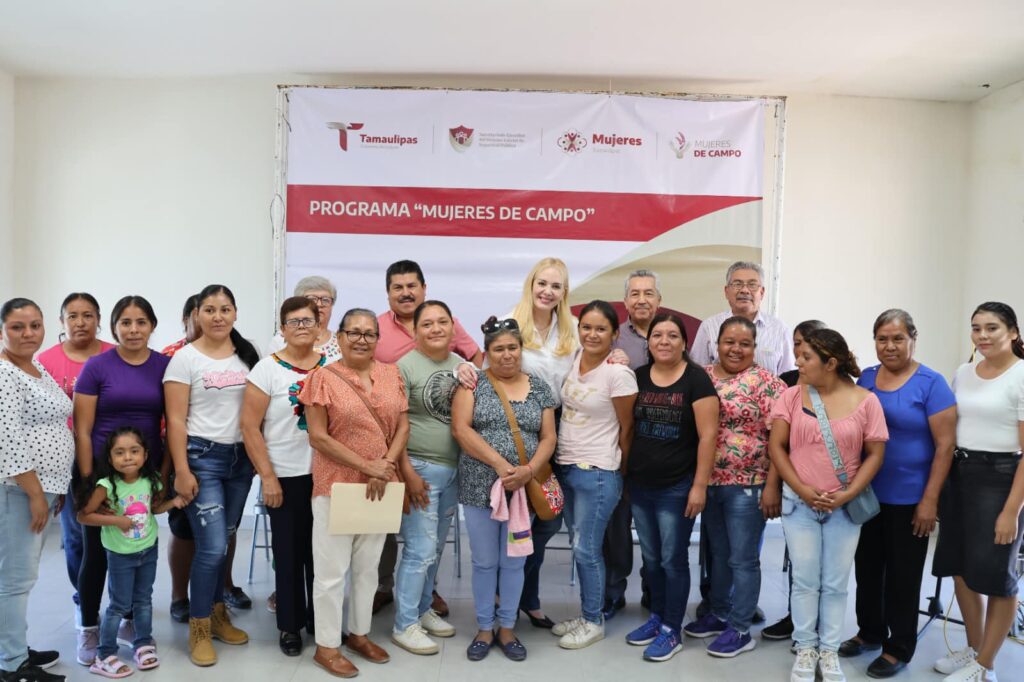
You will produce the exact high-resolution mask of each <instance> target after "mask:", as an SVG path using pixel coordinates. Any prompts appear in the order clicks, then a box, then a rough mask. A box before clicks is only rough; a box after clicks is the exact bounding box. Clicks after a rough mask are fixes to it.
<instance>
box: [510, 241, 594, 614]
mask: <svg viewBox="0 0 1024 682" xmlns="http://www.w3.org/2000/svg"><path fill="white" fill-rule="evenodd" d="M508 317H511V318H513V319H515V321H516V322H517V323H518V324H519V329H520V332H521V334H522V339H523V352H522V369H523V371H524V372H527V373H529V374H533V375H535V376H536V377H537V378H539V379H543V380H544V383H546V384H547V385H548V386H550V387H551V395H552V396H553V397H554V399H555V409H556V419H555V423H556V424H557V423H558V421H559V420H558V418H557V414H558V412H557V411H560V410H561V398H560V396H561V391H562V382H563V381H565V377H566V375H568V374H569V370H570V369H572V360H573V357H575V355H576V349H577V348H579V345H580V341H579V331H578V329H577V328H578V325H579V323H578V321H577V320H576V318H575V317H574V316H573V314H572V311H571V310H569V270H568V268H566V267H565V263H564V262H562V261H561V260H559V259H558V258H543V259H541V260H540V261H538V263H537V264H536V265H534V266H533V268H532V269H531V270H530V273H529V274H528V275H527V276H526V280H525V281H524V282H523V295H522V298H520V299H519V303H518V304H517V305H516V307H515V308H513V310H512V314H511V315H508ZM561 527H562V517H561V516H558V517H556V518H554V519H552V520H550V521H543V520H541V519H540V518H537V517H535V518H534V519H533V528H532V533H533V554H531V555H530V556H529V557H528V558H527V559H526V566H525V567H524V569H523V570H524V583H523V594H522V597H521V598H520V600H519V608H520V609H522V611H523V612H525V613H526V615H527V616H529V618H530V623H532V624H533V625H534V627H539V628H548V629H550V628H551V627H553V626H554V622H552V621H551V619H550V618H548V617H547V616H546V615H544V612H543V611H542V610H541V608H540V596H539V593H538V590H539V584H540V567H541V565H542V564H543V563H544V547H545V546H546V545H547V543H548V541H549V540H550V539H551V538H552V537H554V535H555V534H556V533H557V532H558V531H559V530H560V529H561Z"/></svg>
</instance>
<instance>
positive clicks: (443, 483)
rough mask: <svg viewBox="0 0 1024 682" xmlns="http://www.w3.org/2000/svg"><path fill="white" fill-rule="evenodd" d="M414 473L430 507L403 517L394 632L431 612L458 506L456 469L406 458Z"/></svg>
mask: <svg viewBox="0 0 1024 682" xmlns="http://www.w3.org/2000/svg"><path fill="white" fill-rule="evenodd" d="M409 463H410V464H411V465H412V468H413V469H415V470H416V473H417V474H419V475H420V477H422V478H423V480H424V482H426V483H427V484H429V485H430V491H429V495H430V504H429V505H428V506H427V508H426V509H416V508H415V507H413V508H412V509H411V510H410V511H409V514H408V515H405V516H402V529H401V531H400V534H401V536H402V541H403V543H404V545H403V548H402V558H401V560H400V561H399V562H398V569H397V570H396V572H395V574H396V575H395V632H402V631H404V630H405V629H406V628H407V627H409V626H410V625H412V624H413V623H417V622H419V619H420V616H422V615H423V614H424V613H426V612H427V611H428V610H429V609H430V603H431V602H432V601H433V591H434V577H435V576H436V575H437V567H438V565H439V564H440V562H441V553H442V552H443V551H444V545H445V541H446V540H447V539H448V528H449V527H450V526H451V525H452V518H453V517H454V515H455V512H456V510H457V509H458V506H459V470H458V469H457V468H456V467H449V466H444V465H441V464H435V463H433V462H428V461H426V460H423V459H419V458H417V457H412V456H410V457H409Z"/></svg>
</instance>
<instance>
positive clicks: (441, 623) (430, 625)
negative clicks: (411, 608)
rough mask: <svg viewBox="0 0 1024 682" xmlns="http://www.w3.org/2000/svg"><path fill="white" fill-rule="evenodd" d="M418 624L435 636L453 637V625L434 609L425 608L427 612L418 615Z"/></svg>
mask: <svg viewBox="0 0 1024 682" xmlns="http://www.w3.org/2000/svg"><path fill="white" fill-rule="evenodd" d="M420 625H421V626H423V629H424V630H426V631H427V632H429V633H430V634H432V635H434V636H435V637H454V636H455V627H454V626H453V625H452V624H451V623H449V622H448V621H446V620H445V619H444V618H442V617H441V616H439V615H437V611H435V610H434V609H427V612H426V613H424V614H423V615H422V616H420Z"/></svg>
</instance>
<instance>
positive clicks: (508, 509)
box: [491, 478, 533, 556]
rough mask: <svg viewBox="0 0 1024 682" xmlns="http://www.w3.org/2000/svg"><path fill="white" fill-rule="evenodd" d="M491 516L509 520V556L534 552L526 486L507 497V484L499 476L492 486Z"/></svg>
mask: <svg viewBox="0 0 1024 682" xmlns="http://www.w3.org/2000/svg"><path fill="white" fill-rule="evenodd" d="M491 518H492V519H494V520H495V521H508V542H507V543H506V547H505V551H506V552H507V553H508V555H509V556H530V555H531V554H533V537H532V534H531V533H530V508H529V506H528V504H527V501H526V488H520V489H519V490H517V491H515V492H514V493H512V500H511V501H508V500H507V499H506V497H505V486H503V485H502V484H501V479H500V478H499V479H498V480H496V481H495V482H494V485H492V486H491Z"/></svg>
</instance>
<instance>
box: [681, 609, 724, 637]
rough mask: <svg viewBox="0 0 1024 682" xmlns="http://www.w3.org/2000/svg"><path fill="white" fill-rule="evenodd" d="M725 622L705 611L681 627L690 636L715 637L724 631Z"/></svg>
mask: <svg viewBox="0 0 1024 682" xmlns="http://www.w3.org/2000/svg"><path fill="white" fill-rule="evenodd" d="M726 627H727V626H726V624H725V623H723V622H722V621H720V620H718V619H717V618H715V616H714V615H713V614H710V613H706V614H704V615H703V616H701V617H700V618H698V619H697V620H695V621H691V622H690V623H689V624H688V625H687V626H686V627H684V628H683V632H685V633H686V634H687V635H689V636H690V637H715V636H717V635H720V634H722V633H723V632H725V628H726Z"/></svg>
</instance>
